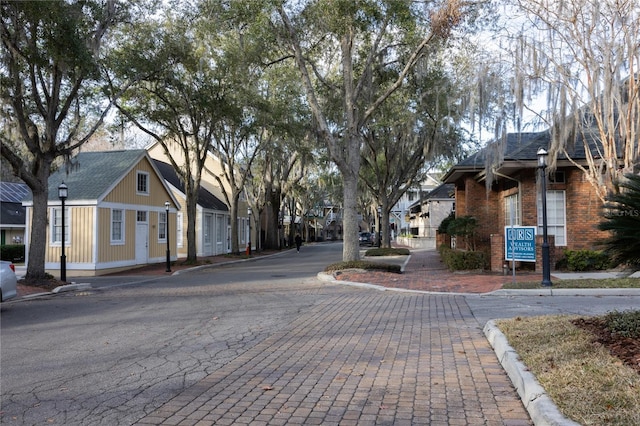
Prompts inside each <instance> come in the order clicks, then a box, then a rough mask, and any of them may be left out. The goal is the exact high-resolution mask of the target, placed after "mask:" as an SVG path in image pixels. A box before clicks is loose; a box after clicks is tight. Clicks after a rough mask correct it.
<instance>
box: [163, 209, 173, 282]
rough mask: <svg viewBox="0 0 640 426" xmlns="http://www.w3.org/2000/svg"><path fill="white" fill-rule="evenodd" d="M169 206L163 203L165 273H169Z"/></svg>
mask: <svg viewBox="0 0 640 426" xmlns="http://www.w3.org/2000/svg"><path fill="white" fill-rule="evenodd" d="M170 205H171V204H169V202H168V201H165V203H164V211H165V214H166V216H165V222H164V226H165V228H164V229H165V233H164V234H165V238H166V239H167V269H166V270H165V272H171V249H170V246H169V206H170Z"/></svg>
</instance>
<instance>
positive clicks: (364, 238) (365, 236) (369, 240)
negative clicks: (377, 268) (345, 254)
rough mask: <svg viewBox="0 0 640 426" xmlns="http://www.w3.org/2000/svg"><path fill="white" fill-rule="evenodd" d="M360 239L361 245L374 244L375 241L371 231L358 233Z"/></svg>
mask: <svg viewBox="0 0 640 426" xmlns="http://www.w3.org/2000/svg"><path fill="white" fill-rule="evenodd" d="M358 241H359V242H360V245H369V246H372V245H373V243H374V237H373V234H372V233H371V232H361V233H360V234H359V235H358Z"/></svg>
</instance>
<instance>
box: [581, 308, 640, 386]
mask: <svg viewBox="0 0 640 426" xmlns="http://www.w3.org/2000/svg"><path fill="white" fill-rule="evenodd" d="M573 324H575V325H577V326H578V327H580V328H582V329H584V330H586V331H588V332H590V333H591V334H593V336H594V342H596V343H597V344H601V345H603V346H604V347H606V348H607V349H608V350H609V352H610V353H611V355H613V356H614V357H616V358H618V359H619V360H620V361H622V362H623V363H624V364H625V365H628V366H629V367H631V368H633V369H634V370H635V371H636V372H637V373H638V374H640V339H632V338H629V337H624V336H620V335H619V334H616V333H612V332H611V331H609V330H608V328H607V327H606V325H605V323H604V321H603V320H601V319H598V318H587V319H585V318H580V319H577V320H575V321H573Z"/></svg>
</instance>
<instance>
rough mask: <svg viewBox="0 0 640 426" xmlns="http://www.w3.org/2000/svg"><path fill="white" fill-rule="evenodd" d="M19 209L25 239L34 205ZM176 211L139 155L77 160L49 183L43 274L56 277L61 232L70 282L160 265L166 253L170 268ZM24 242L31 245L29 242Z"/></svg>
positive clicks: (105, 155) (84, 155)
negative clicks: (62, 194) (63, 192)
mask: <svg viewBox="0 0 640 426" xmlns="http://www.w3.org/2000/svg"><path fill="white" fill-rule="evenodd" d="M62 182H64V183H65V184H66V185H67V187H68V197H67V198H66V200H65V214H64V222H65V223H64V227H63V226H62V220H61V219H62V214H61V213H62V212H61V210H62V203H61V200H60V199H59V198H58V186H59V185H60V184H61V183H62ZM167 202H168V208H167V205H166V204H165V203H167ZM24 205H25V207H26V210H27V211H26V216H27V224H26V229H27V233H28V232H31V231H32V230H31V216H32V214H31V213H32V211H31V209H32V207H33V201H32V200H28V201H26V202H25V203H24ZM179 209H180V205H179V203H178V201H177V200H176V198H175V197H174V196H173V194H172V192H171V191H170V190H169V188H168V186H167V184H166V183H165V180H164V179H163V178H162V177H161V175H160V173H159V172H158V170H157V168H156V167H155V165H154V163H153V161H152V160H151V158H150V157H149V155H148V154H147V151H146V150H143V149H139V150H124V151H105V152H85V153H80V154H78V155H77V156H76V157H74V158H73V160H72V166H71V168H70V169H69V171H68V172H66V171H65V169H64V168H61V169H60V170H58V171H57V172H55V173H53V174H52V175H51V177H50V178H49V212H48V217H49V220H48V229H47V243H46V244H47V247H46V253H45V269H46V271H47V272H49V273H52V274H54V275H56V274H57V273H58V272H59V271H60V256H61V254H62V250H61V242H62V240H63V238H62V235H63V234H62V232H63V229H64V243H65V256H66V269H67V276H70V277H74V276H93V275H103V274H107V273H112V272H117V271H120V270H125V269H130V268H133V267H136V266H142V265H146V264H149V263H160V262H164V261H166V254H167V249H169V252H170V257H171V260H175V259H176V258H177V256H176V254H177V251H176V238H175V235H176V213H177V211H178V210H179ZM167 217H168V223H167ZM25 240H26V242H27V243H28V242H29V241H30V238H29V235H27V236H26V238H25ZM26 252H27V253H28V247H27V250H26ZM27 262H28V259H27Z"/></svg>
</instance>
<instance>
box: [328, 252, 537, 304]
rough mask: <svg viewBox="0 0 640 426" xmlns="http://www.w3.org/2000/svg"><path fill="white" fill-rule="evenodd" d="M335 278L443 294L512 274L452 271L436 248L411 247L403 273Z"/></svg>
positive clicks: (522, 276)
mask: <svg viewBox="0 0 640 426" xmlns="http://www.w3.org/2000/svg"><path fill="white" fill-rule="evenodd" d="M336 279H337V280H338V281H351V282H358V283H368V284H375V285H379V286H383V287H387V288H400V289H405V290H419V291H433V292H445V293H489V292H492V291H495V290H500V289H501V288H502V285H503V284H505V283H510V282H513V277H512V276H511V275H503V274H495V273H488V272H482V271H469V272H459V273H456V272H451V271H449V270H448V269H447V267H446V266H444V264H443V263H442V262H441V261H440V254H439V253H438V252H437V251H436V250H412V251H411V257H410V259H409V262H408V263H407V264H406V265H405V267H404V273H403V274H395V273H389V272H375V271H367V272H355V271H343V272H341V273H339V274H336ZM515 279H516V282H531V281H542V274H536V273H521V272H518V273H517V275H516V277H515Z"/></svg>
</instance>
